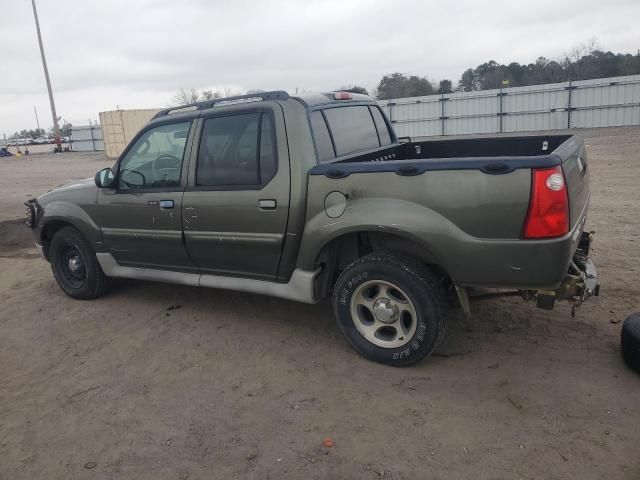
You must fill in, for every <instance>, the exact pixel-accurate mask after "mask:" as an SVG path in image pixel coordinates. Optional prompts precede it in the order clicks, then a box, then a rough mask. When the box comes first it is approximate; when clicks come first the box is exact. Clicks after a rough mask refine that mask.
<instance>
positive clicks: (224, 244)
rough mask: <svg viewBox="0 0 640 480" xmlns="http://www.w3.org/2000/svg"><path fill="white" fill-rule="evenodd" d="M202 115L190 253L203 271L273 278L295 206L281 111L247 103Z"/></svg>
mask: <svg viewBox="0 0 640 480" xmlns="http://www.w3.org/2000/svg"><path fill="white" fill-rule="evenodd" d="M201 122H202V124H201V135H200V138H199V141H198V142H197V143H198V150H197V152H193V155H192V157H191V158H192V159H195V168H194V166H192V167H191V168H190V172H189V186H188V187H187V190H186V192H185V194H184V203H183V218H184V235H185V243H186V246H187V250H188V252H189V255H190V256H191V258H192V259H193V261H194V262H195V263H196V265H197V266H198V268H199V269H200V271H201V272H202V273H211V274H221V275H232V276H244V277H254V278H263V279H270V280H273V279H275V278H276V274H277V271H278V263H279V261H280V256H281V253H282V246H283V243H284V234H285V231H286V228H287V216H288V213H289V180H290V173H289V162H288V156H287V153H286V150H287V149H286V136H285V135H284V123H283V122H284V121H283V118H282V110H281V109H280V107H277V106H276V107H275V108H273V109H271V108H268V107H260V108H253V109H247V108H244V109H242V110H236V111H235V112H233V113H228V112H227V113H224V114H217V115H212V116H209V117H206V118H204V119H202V120H201ZM278 127H280V128H278ZM195 144H196V142H194V148H196V147H195ZM192 162H193V160H192Z"/></svg>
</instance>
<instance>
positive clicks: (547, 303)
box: [536, 232, 600, 317]
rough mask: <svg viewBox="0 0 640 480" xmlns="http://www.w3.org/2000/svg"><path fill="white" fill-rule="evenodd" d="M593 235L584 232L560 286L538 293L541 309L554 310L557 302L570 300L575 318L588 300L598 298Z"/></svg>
mask: <svg viewBox="0 0 640 480" xmlns="http://www.w3.org/2000/svg"><path fill="white" fill-rule="evenodd" d="M593 234H594V232H582V236H581V237H580V242H579V243H578V248H577V249H576V253H575V254H574V255H573V259H572V260H571V263H570V264H569V271H568V272H567V274H566V275H565V277H564V279H563V280H562V283H561V284H560V286H559V287H558V288H557V289H555V290H539V291H538V292H537V293H536V304H537V306H538V307H539V308H544V309H545V310H553V307H554V305H555V302H556V300H568V301H569V302H573V306H572V308H571V316H572V317H574V316H575V313H576V308H577V307H579V306H580V305H582V303H583V302H584V301H585V300H587V299H588V298H590V297H594V296H596V297H597V296H598V294H599V293H600V285H599V284H598V272H597V271H596V266H595V265H594V264H593V262H592V261H591V260H590V259H589V251H590V249H591V242H592V240H593Z"/></svg>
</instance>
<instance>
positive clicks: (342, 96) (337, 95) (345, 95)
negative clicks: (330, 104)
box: [333, 92, 353, 100]
mask: <svg viewBox="0 0 640 480" xmlns="http://www.w3.org/2000/svg"><path fill="white" fill-rule="evenodd" d="M333 98H334V99H336V100H351V99H352V98H353V94H352V93H351V92H334V94H333Z"/></svg>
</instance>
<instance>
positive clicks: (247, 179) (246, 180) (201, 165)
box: [196, 113, 277, 187]
mask: <svg viewBox="0 0 640 480" xmlns="http://www.w3.org/2000/svg"><path fill="white" fill-rule="evenodd" d="M276 170H277V156H276V144H275V130H274V128H273V121H272V119H271V117H270V116H269V115H267V114H263V113H246V114H240V115H229V116H224V117H215V118H209V119H207V120H206V121H205V122H204V127H203V129H202V137H201V139H200V148H199V150H198V165H197V168H196V185H198V186H213V187H216V186H257V185H265V184H266V183H268V182H269V180H271V179H272V178H273V177H274V175H275V174H276Z"/></svg>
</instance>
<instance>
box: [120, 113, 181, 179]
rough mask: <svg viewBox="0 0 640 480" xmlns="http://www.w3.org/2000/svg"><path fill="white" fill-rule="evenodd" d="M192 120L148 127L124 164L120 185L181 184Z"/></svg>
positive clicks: (128, 153) (129, 152)
mask: <svg viewBox="0 0 640 480" xmlns="http://www.w3.org/2000/svg"><path fill="white" fill-rule="evenodd" d="M190 127H191V122H183V123H173V124H169V125H160V126H158V127H155V128H151V129H149V130H147V131H146V132H145V133H144V134H142V136H140V138H138V140H136V143H135V144H134V145H133V146H132V147H131V148H130V149H129V151H128V152H127V154H126V156H125V157H124V159H123V160H122V162H121V163H120V168H119V175H118V188H119V189H121V190H129V189H136V188H170V187H178V186H180V176H181V172H182V161H183V157H184V150H185V145H186V143H187V137H188V136H189V128H190Z"/></svg>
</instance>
